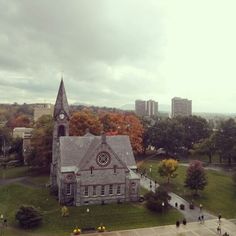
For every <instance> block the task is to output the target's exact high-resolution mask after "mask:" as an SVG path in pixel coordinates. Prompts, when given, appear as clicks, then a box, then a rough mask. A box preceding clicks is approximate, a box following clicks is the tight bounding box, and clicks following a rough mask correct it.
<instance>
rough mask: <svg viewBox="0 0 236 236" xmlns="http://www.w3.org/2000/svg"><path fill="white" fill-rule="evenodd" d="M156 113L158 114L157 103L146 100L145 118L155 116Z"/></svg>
mask: <svg viewBox="0 0 236 236" xmlns="http://www.w3.org/2000/svg"><path fill="white" fill-rule="evenodd" d="M157 112H158V102H156V101H153V100H148V101H147V109H146V115H147V116H156V115H157Z"/></svg>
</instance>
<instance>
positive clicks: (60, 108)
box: [53, 78, 69, 119]
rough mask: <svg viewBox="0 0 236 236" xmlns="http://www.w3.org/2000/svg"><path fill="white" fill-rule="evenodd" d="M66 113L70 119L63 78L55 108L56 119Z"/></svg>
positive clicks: (54, 115)
mask: <svg viewBox="0 0 236 236" xmlns="http://www.w3.org/2000/svg"><path fill="white" fill-rule="evenodd" d="M61 113H64V114H65V116H67V118H69V105H68V101H67V97H66V90H65V87H64V82H63V78H61V83H60V87H59V90H58V94H57V99H56V103H55V106H54V114H53V117H54V119H57V118H58V115H59V114H61Z"/></svg>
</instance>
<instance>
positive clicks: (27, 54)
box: [0, 0, 163, 106]
mask: <svg viewBox="0 0 236 236" xmlns="http://www.w3.org/2000/svg"><path fill="white" fill-rule="evenodd" d="M0 8H1V9H2V13H1V15H0V28H1V32H0V50H1V52H2V53H1V56H0V69H1V72H0V86H1V89H3V90H4V89H5V88H12V89H13V90H14V94H15V96H13V97H10V96H11V94H9V96H8V97H7V96H6V94H4V93H1V95H0V99H1V100H2V101H3V102H4V100H5V101H9V100H11V101H15V100H19V101H20V102H23V101H24V100H26V101H29V100H30V101H34V100H35V101H36V100H38V99H39V98H44V99H46V100H53V99H54V97H55V92H56V90H57V87H58V83H59V77H60V73H61V72H62V71H63V74H64V77H65V83H66V87H67V90H68V97H69V98H71V100H73V101H77V102H87V101H89V102H90V103H94V104H98V105H108V106H119V105H122V104H123V103H130V102H133V99H135V98H136V97H137V96H144V95H145V94H146V93H148V92H150V87H149V86H146V85H147V82H148V83H150V84H151V85H152V84H154V82H153V81H152V80H154V78H155V80H158V76H157V75H156V68H155V67H156V66H157V62H158V60H159V59H160V52H159V48H160V47H161V46H162V44H163V39H162V38H161V36H160V35H161V23H160V17H159V15H158V12H159V8H158V4H156V3H155V1H150V3H149V4H146V3H145V2H144V1H139V0H138V1H134V0H129V1H124V0H122V1H119V2H118V1H114V0H110V1H106V0H98V1H87V0H79V1H75V0H73V1H70V2H65V1H60V0H53V1H45V0H43V1H29V0H21V1H16V0H15V1H4V0H0ZM153 25H154V27H153ZM153 61H155V63H153ZM150 69H151V70H152V71H151V72H150ZM145 81H146V82H145ZM130 88H132V89H130ZM159 90H160V91H161V89H160V86H159ZM39 94H40V97H39Z"/></svg>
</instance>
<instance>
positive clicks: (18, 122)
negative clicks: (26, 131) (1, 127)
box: [7, 115, 31, 129]
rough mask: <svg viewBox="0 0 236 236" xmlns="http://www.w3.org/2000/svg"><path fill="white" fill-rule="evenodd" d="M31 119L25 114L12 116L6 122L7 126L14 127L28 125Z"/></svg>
mask: <svg viewBox="0 0 236 236" xmlns="http://www.w3.org/2000/svg"><path fill="white" fill-rule="evenodd" d="M30 125H31V121H30V118H29V117H28V116H26V115H18V116H16V117H12V118H11V119H10V120H9V121H8V122H7V127H9V128H12V129H13V128H15V127H30Z"/></svg>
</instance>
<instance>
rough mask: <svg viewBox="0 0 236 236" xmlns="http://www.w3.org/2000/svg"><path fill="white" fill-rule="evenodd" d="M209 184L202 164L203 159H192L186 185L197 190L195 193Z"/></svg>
mask: <svg viewBox="0 0 236 236" xmlns="http://www.w3.org/2000/svg"><path fill="white" fill-rule="evenodd" d="M206 185H207V177H206V174H205V171H204V168H203V166H202V162H201V161H197V160H195V161H192V162H191V163H190V165H189V167H188V169H187V173H186V179H185V186H186V187H188V188H190V189H191V190H195V194H196V195H197V194H198V190H203V189H204V188H205V186H206Z"/></svg>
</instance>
